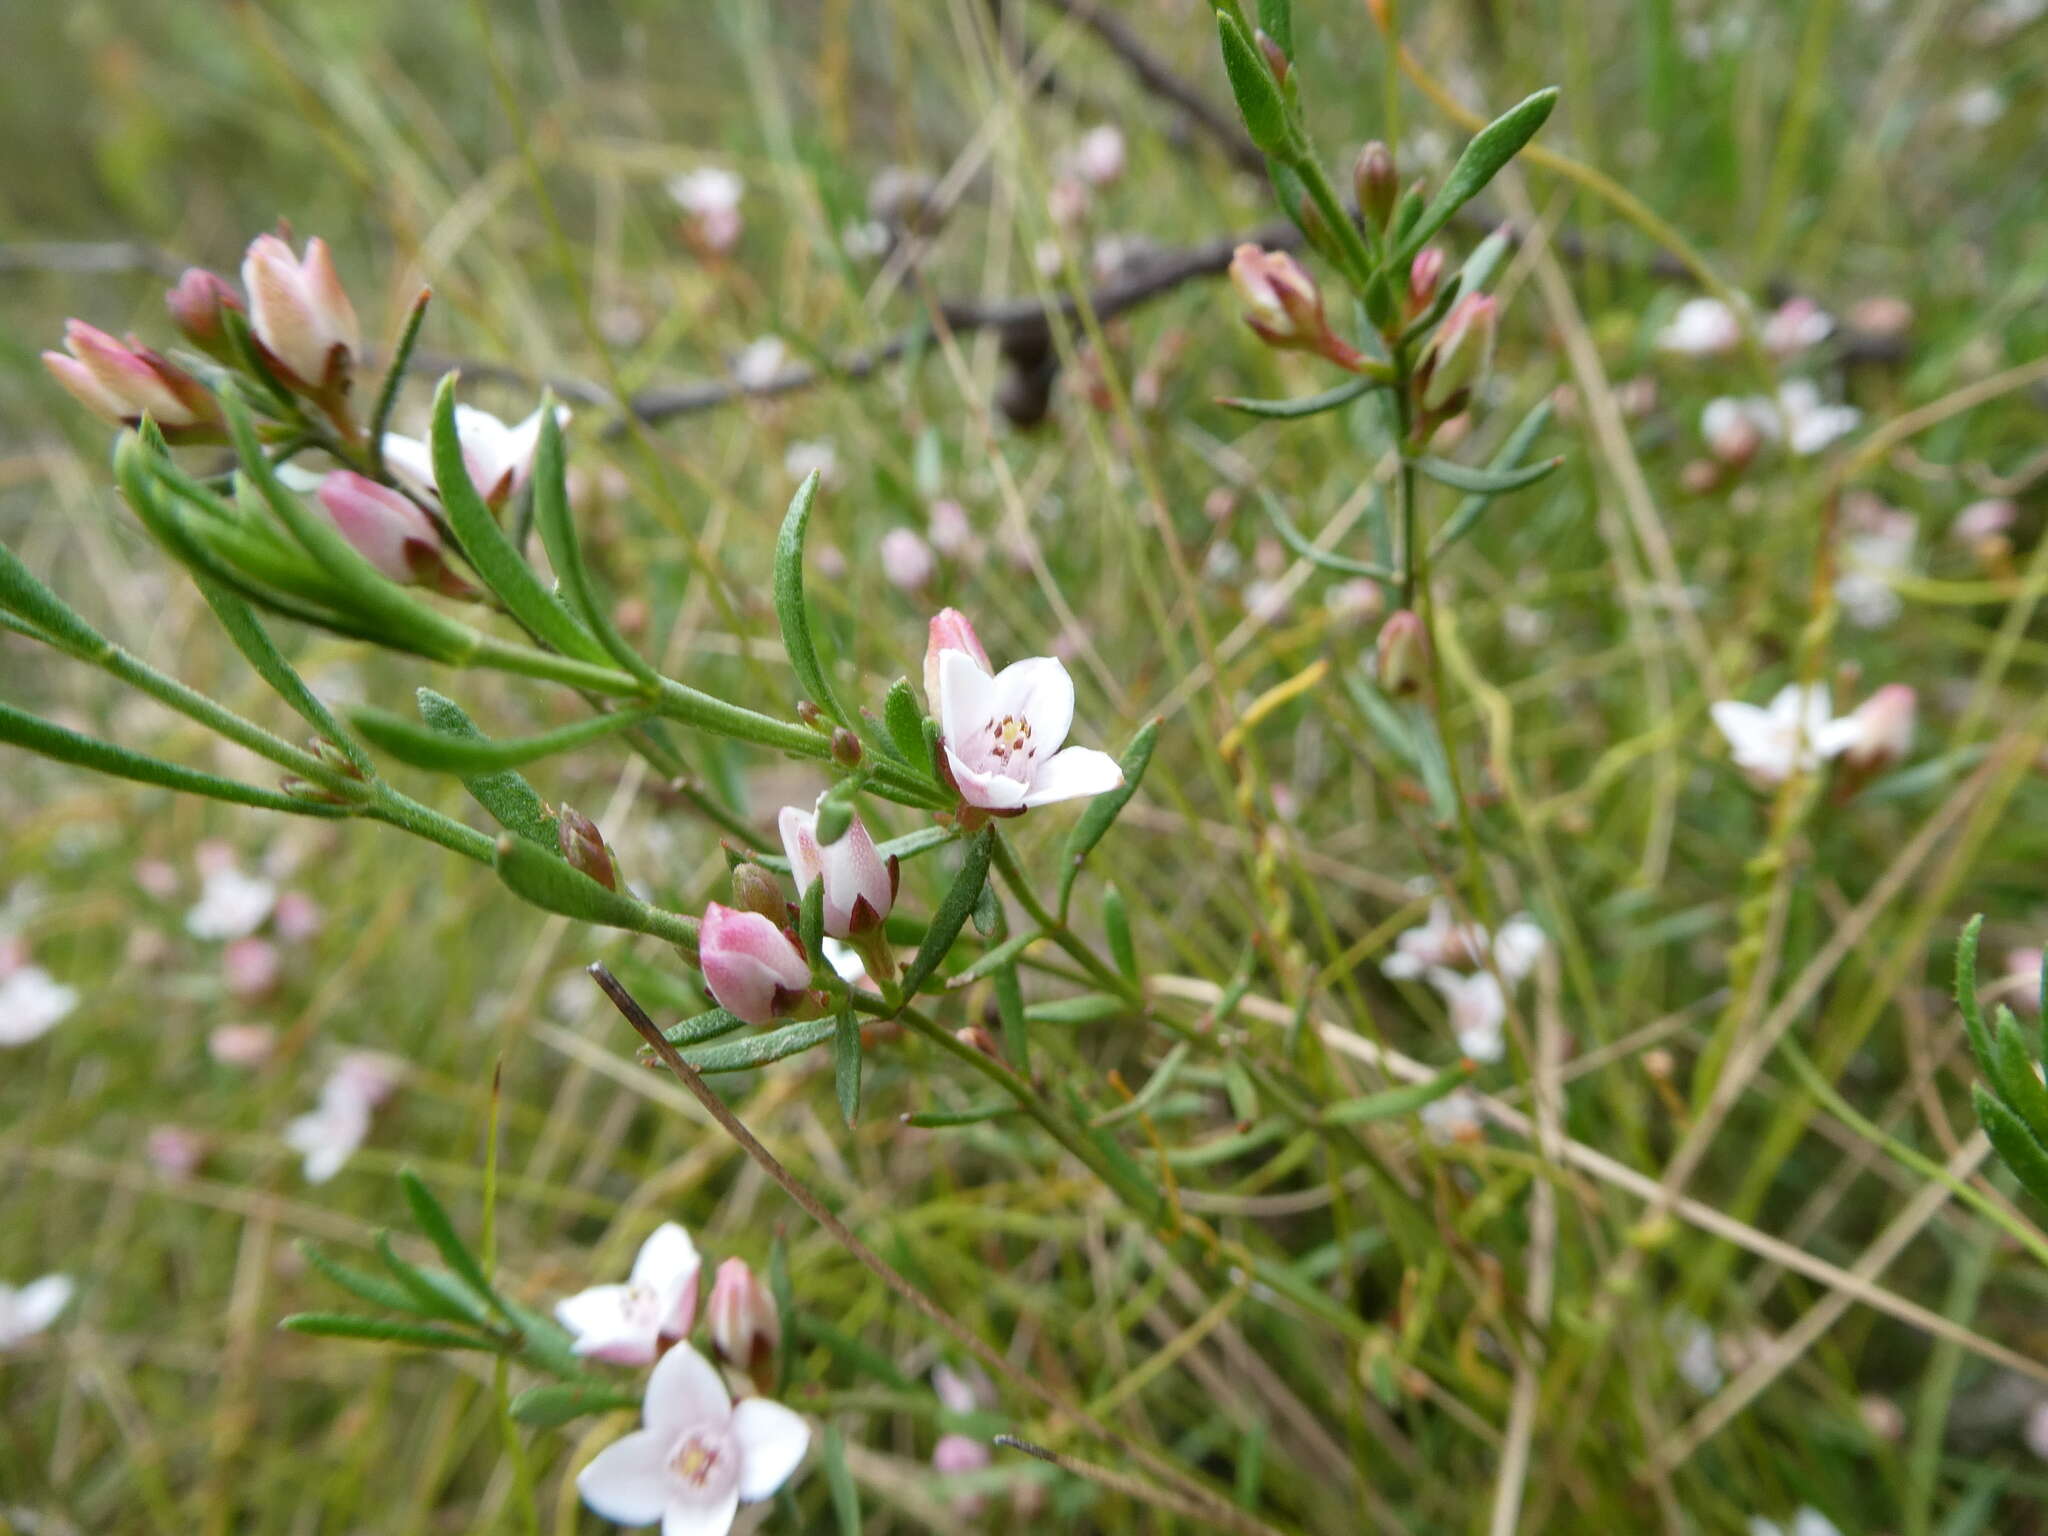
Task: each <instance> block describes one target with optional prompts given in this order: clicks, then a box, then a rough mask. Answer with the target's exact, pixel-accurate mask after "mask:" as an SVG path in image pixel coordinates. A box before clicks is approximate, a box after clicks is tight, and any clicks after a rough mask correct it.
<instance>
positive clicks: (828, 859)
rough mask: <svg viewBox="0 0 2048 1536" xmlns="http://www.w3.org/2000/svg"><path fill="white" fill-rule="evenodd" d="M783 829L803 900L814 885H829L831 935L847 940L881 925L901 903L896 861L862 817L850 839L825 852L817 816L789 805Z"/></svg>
mask: <svg viewBox="0 0 2048 1536" xmlns="http://www.w3.org/2000/svg"><path fill="white" fill-rule="evenodd" d="M778 825H779V826H780V828H781V830H782V850H783V852H784V853H786V854H788V855H789V868H790V872H791V873H792V874H793V875H794V876H795V877H796V888H797V893H798V894H799V896H801V895H802V893H803V892H805V891H807V890H809V889H810V887H811V882H812V881H814V880H820V879H822V880H823V881H824V882H825V931H826V932H827V933H829V934H830V935H831V936H832V937H833V938H835V939H847V938H851V937H853V936H854V935H855V934H857V933H871V932H873V931H874V930H875V929H876V928H878V927H880V926H881V922H882V919H883V918H885V917H887V916H888V915H889V909H890V908H891V907H893V906H894V905H895V904H896V868H895V863H894V861H893V860H890V861H887V862H885V861H884V860H883V858H882V856H881V854H880V853H878V852H877V851H876V849H875V843H874V839H873V838H871V837H870V836H869V835H868V829H867V828H866V827H865V826H864V825H862V823H861V819H860V817H859V816H855V817H854V818H853V820H852V822H850V823H849V824H848V826H847V828H846V835H845V836H844V837H842V838H840V839H839V841H838V842H836V843H831V844H827V845H824V846H822V847H821V846H820V845H819V843H818V818H817V816H816V814H815V813H813V812H811V811H800V810H798V809H797V808H796V807H795V806H793V805H785V806H784V807H783V808H782V815H781V816H780V818H778Z"/></svg>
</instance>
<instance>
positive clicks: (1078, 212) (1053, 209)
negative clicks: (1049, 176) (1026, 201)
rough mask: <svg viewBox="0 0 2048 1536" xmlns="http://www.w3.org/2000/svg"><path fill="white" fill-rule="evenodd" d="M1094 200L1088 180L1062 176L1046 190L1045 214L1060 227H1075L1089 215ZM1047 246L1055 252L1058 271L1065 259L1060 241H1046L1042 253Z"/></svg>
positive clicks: (1055, 267) (1055, 268)
mask: <svg viewBox="0 0 2048 1536" xmlns="http://www.w3.org/2000/svg"><path fill="white" fill-rule="evenodd" d="M1093 201H1094V198H1093V197H1092V195H1091V194H1090V193H1089V191H1088V183H1087V182H1085V181H1083V180H1082V179H1081V178H1080V177H1078V176H1061V177H1059V178H1058V179H1056V180H1055V181H1054V182H1053V184H1052V186H1051V187H1050V188H1048V189H1047V191H1046V194H1045V216H1046V218H1047V219H1049V220H1050V221H1051V222H1052V223H1053V224H1054V225H1056V226H1057V227H1058V228H1060V229H1075V228H1077V227H1079V225H1080V223H1081V221H1082V220H1083V219H1085V218H1087V217H1088V205H1089V204H1090V203H1091V202H1093ZM1047 246H1049V247H1051V250H1052V253H1053V258H1054V268H1053V270H1054V271H1058V270H1059V264H1060V263H1061V262H1063V261H1064V260H1065V257H1064V256H1063V255H1062V254H1061V253H1060V245H1059V242H1058V241H1057V240H1048V241H1045V242H1044V243H1043V245H1042V246H1041V248H1040V249H1041V253H1042V252H1043V250H1044V248H1045V247H1047ZM1041 270H1042V268H1041Z"/></svg>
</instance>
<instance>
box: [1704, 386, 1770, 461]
mask: <svg viewBox="0 0 2048 1536" xmlns="http://www.w3.org/2000/svg"><path fill="white" fill-rule="evenodd" d="M1783 435H1784V423H1783V422H1781V421H1780V420H1779V418H1778V409H1777V407H1776V406H1774V405H1773V404H1771V402H1770V401H1769V400H1767V399H1765V398H1764V397H1763V396H1761V395H1745V396H1741V397H1739V398H1738V397H1736V396H1730V395H1723V396H1721V397H1720V398H1718V399H1714V400H1709V401H1708V402H1707V404H1706V408H1705V409H1704V410H1702V411H1701V412H1700V436H1701V437H1702V438H1703V439H1705V440H1706V444H1707V452H1709V453H1711V454H1712V455H1713V456H1714V457H1715V458H1717V459H1719V460H1720V461H1721V462H1722V463H1723V464H1734V465H1737V466H1740V465H1743V464H1747V463H1748V462H1749V461H1750V460H1751V459H1753V458H1755V457H1756V455H1757V450H1758V449H1760V448H1762V447H1763V446H1764V445H1765V444H1766V443H1775V442H1777V441H1778V439H1779V438H1780V437H1782V436H1783Z"/></svg>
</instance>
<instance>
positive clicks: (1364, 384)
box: [1216, 376, 1389, 421]
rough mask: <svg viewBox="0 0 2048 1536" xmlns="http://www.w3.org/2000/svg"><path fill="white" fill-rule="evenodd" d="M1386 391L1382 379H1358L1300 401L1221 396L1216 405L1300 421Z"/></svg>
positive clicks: (1248, 414) (1385, 383) (1250, 414)
mask: <svg viewBox="0 0 2048 1536" xmlns="http://www.w3.org/2000/svg"><path fill="white" fill-rule="evenodd" d="M1388 387H1389V386H1388V384H1387V382H1386V381H1385V380H1384V379H1375V378H1371V377H1366V376H1361V377H1359V378H1356V379H1351V380H1349V381H1347V382H1346V383H1343V384H1339V385H1338V386H1337V387H1336V388H1335V389H1326V390H1324V391H1323V392H1322V393H1321V394H1319V395H1303V396H1302V397H1301V398H1300V399H1299V400H1254V399H1250V398H1247V397H1246V396H1243V395H1222V396H1219V397H1218V398H1217V401H1216V403H1217V404H1218V405H1225V406H1228V407H1230V409H1231V410H1233V411H1243V412H1244V413H1245V414H1246V415H1247V416H1263V417H1266V418H1267V419H1269V420H1272V421H1299V420H1301V419H1302V418H1303V417H1305V416H1320V415H1322V413H1323V412H1325V411H1334V410H1336V409H1337V407H1339V406H1340V405H1349V404H1350V403H1351V402H1352V401H1353V400H1356V399H1357V398H1358V397H1359V396H1360V395H1363V394H1366V393H1367V392H1369V391H1371V390H1375V389H1386V388H1388Z"/></svg>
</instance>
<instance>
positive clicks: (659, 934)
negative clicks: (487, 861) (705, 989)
mask: <svg viewBox="0 0 2048 1536" xmlns="http://www.w3.org/2000/svg"><path fill="white" fill-rule="evenodd" d="M493 862H494V863H495V864H496V866H497V871H498V878H499V879H500V880H502V881H504V882H505V884H506V885H507V886H509V887H510V888H511V890H512V892H513V894H515V895H516V896H518V897H519V898H520V899H521V900H523V901H528V902H531V903H532V904H533V905H534V906H536V907H539V908H540V909H541V910H542V911H543V912H557V913H560V914H561V915H562V916H563V917H573V918H575V919H577V920H578V921H579V922H585V923H596V924H598V925H600V926H601V927H605V928H625V929H628V930H630V931H631V932H634V933H647V934H652V935H653V936H654V937H655V938H657V939H667V940H668V941H669V942H670V943H671V944H674V945H677V946H679V947H680V948H682V949H684V950H686V951H687V952H688V953H690V954H692V955H694V954H695V953H696V951H697V920H696V919H695V918H693V917H685V916H683V915H682V914H681V913H678V912H667V911H664V910H662V909H661V908H660V907H652V906H649V905H648V904H647V903H646V902H644V901H641V900H639V899H638V898H637V897H634V896H630V895H628V894H627V893H626V892H624V891H613V890H607V889H606V888H605V887H604V886H602V885H599V884H598V883H597V882H596V881H595V880H593V879H591V878H590V876H588V875H586V874H584V873H583V871H581V870H580V869H574V868H572V867H570V865H569V864H567V863H566V862H564V861H563V860H562V859H561V858H559V857H557V856H556V855H555V854H553V853H551V852H549V851H548V850H547V849H545V848H542V847H541V846H540V845H539V844H538V843H532V842H529V841H527V840H526V839H525V838H523V837H501V838H499V839H498V845H497V856H496V858H495V860H494V861H493Z"/></svg>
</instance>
